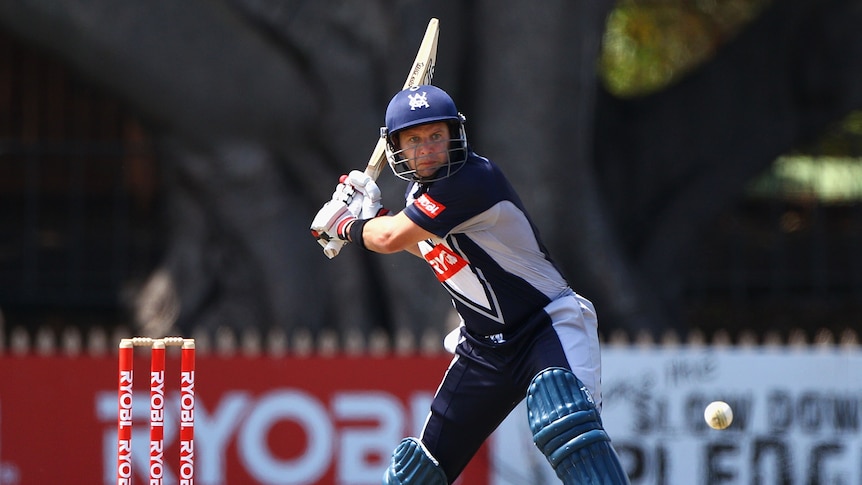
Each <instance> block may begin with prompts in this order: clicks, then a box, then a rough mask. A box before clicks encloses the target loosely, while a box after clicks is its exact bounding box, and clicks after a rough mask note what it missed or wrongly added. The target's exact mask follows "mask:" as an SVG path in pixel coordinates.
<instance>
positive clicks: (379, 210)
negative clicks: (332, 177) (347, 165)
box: [342, 170, 389, 219]
mask: <svg viewBox="0 0 862 485" xmlns="http://www.w3.org/2000/svg"><path fill="white" fill-rule="evenodd" d="M342 182H343V183H344V184H348V185H350V186H351V187H353V189H354V190H355V191H356V192H358V193H360V194H362V196H363V200H362V202H361V211H360V212H359V213H358V214H357V217H358V218H359V219H371V218H372V217H377V216H380V215H383V214H385V213H387V212H389V211H387V210H385V209H384V208H383V195H382V194H381V192H380V187H379V186H378V185H377V182H375V181H374V179H373V178H371V177H370V176H368V175H366V174H365V172H360V171H359V170H353V171H351V172H350V173H349V174H347V178H346V179H345V178H342Z"/></svg>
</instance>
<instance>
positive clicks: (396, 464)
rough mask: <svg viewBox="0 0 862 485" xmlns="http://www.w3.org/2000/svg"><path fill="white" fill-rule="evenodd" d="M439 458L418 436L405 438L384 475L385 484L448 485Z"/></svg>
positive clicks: (394, 453) (396, 449)
mask: <svg viewBox="0 0 862 485" xmlns="http://www.w3.org/2000/svg"><path fill="white" fill-rule="evenodd" d="M448 483H449V481H448V480H447V479H446V474H445V473H444V472H443V469H442V468H440V466H439V465H438V464H437V460H435V459H434V457H433V456H431V453H429V452H428V450H427V449H425V446H424V445H422V442H421V441H419V440H418V439H416V438H404V439H403V440H401V443H399V444H398V447H397V448H395V452H393V453H392V462H391V463H390V465H389V468H388V469H387V470H386V474H385V475H383V485H448Z"/></svg>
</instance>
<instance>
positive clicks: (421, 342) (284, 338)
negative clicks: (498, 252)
mask: <svg viewBox="0 0 862 485" xmlns="http://www.w3.org/2000/svg"><path fill="white" fill-rule="evenodd" d="M172 335H173V334H172ZM132 336H136V335H132V332H131V331H130V330H129V329H127V328H116V329H113V330H111V331H106V330H104V329H102V328H93V329H90V330H88V331H86V332H83V331H81V330H80V329H79V328H77V327H67V328H64V329H62V330H56V329H54V328H51V327H47V326H45V327H42V328H39V329H37V330H36V331H35V332H34V331H32V330H28V329H26V328H23V327H13V328H12V329H10V331H9V332H8V334H7V333H6V332H4V331H3V326H2V322H0V354H3V353H8V354H12V355H27V354H36V355H67V356H76V355H94V356H98V355H105V354H108V353H115V352H116V349H117V345H118V344H119V341H120V339H122V338H125V337H132ZM183 336H184V337H192V338H194V339H195V341H196V348H197V350H198V352H200V353H203V354H207V353H214V354H217V355H221V356H234V355H242V356H251V357H253V356H260V355H269V356H274V357H280V356H286V355H293V356H311V355H317V356H335V355H372V356H374V355H387V354H395V355H417V354H418V355H438V354H442V353H444V352H445V350H444V349H443V345H442V341H443V336H444V332H442V331H437V330H433V329H428V330H426V331H424V332H422V333H421V334H415V333H413V332H411V331H410V330H408V329H401V330H399V331H397V332H396V335H395V336H394V337H392V338H390V336H389V335H388V334H387V333H386V332H385V331H383V330H382V329H378V330H374V331H371V332H368V333H367V334H366V333H364V332H361V331H359V330H348V331H345V332H337V331H335V330H322V331H319V332H316V333H315V332H312V331H311V330H309V329H305V328H298V329H294V330H292V331H285V330H282V329H277V328H276V329H270V330H269V331H267V332H262V331H259V330H257V329H253V328H250V329H247V330H244V331H242V332H239V333H237V332H234V331H233V330H231V329H228V328H221V329H218V330H216V331H206V330H204V329H199V330H196V331H194V332H192V334H191V335H183ZM601 338H602V341H603V343H604V345H605V346H613V347H640V348H649V347H656V346H661V347H664V348H669V347H675V346H689V347H702V346H713V347H722V348H724V347H732V346H735V347H740V348H750V347H758V346H760V347H791V348H809V347H815V348H823V349H830V348H844V349H857V348H858V347H859V346H860V342H859V335H858V333H857V332H856V331H855V330H854V329H849V328H848V329H845V330H844V331H842V332H840V333H838V334H836V333H834V332H832V331H830V330H827V329H821V330H820V331H818V332H816V334H815V335H814V336H809V335H808V334H807V333H806V332H805V331H803V330H801V329H793V330H790V331H788V332H787V333H786V334H781V333H778V332H770V333H766V334H764V335H763V336H758V334H757V333H755V332H754V331H743V332H741V333H740V334H739V335H737V336H736V338H735V339H732V338H731V336H730V333H729V332H727V331H717V332H715V333H713V334H712V335H706V334H705V333H704V332H701V331H699V330H692V331H689V332H687V334H686V335H685V337H682V336H680V335H679V334H677V333H676V332H673V331H668V332H666V333H665V334H664V335H662V336H661V337H660V338H654V337H653V336H652V335H651V334H650V333H647V332H641V333H639V334H636V335H630V334H629V333H627V332H623V331H616V332H613V333H611V334H609V335H602V336H601Z"/></svg>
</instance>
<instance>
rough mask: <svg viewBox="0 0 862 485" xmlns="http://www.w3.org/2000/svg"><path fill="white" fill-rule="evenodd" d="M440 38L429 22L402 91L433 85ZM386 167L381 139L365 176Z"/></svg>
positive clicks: (328, 249)
mask: <svg viewBox="0 0 862 485" xmlns="http://www.w3.org/2000/svg"><path fill="white" fill-rule="evenodd" d="M439 36H440V21H439V20H438V19H436V18H432V19H431V20H430V21H429V22H428V28H427V29H425V36H424V37H423V38H422V43H421V44H420V45H419V51H418V52H417V53H416V59H414V60H413V65H412V66H411V67H410V72H409V73H407V80H406V81H404V87H403V88H401V89H407V88H409V87H412V86H418V85H420V84H431V78H432V77H434V66H435V65H436V64H437V38H438V37H439ZM386 165H387V163H386V140H385V139H383V137H380V138H378V139H377V145H376V146H375V147H374V151H372V152H371V158H369V159H368V165H367V166H366V167H365V174H366V175H368V176H369V177H371V178H372V179H374V180H377V177H379V176H380V172H381V171H382V170H383V167H385V166H386ZM342 246H344V241H342V240H341V239H334V238H333V239H331V240H329V242H327V243H326V245H325V246H324V247H323V254H325V255H326V257H328V258H329V259H332V258H334V257H335V256H337V255H338V252H339V251H341V248H342Z"/></svg>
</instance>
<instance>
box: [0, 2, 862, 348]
mask: <svg viewBox="0 0 862 485" xmlns="http://www.w3.org/2000/svg"><path fill="white" fill-rule="evenodd" d="M707 3H709V5H706V3H704V2H690V1H684V0H677V1H670V0H669V1H664V2H656V1H646V0H640V1H621V2H610V1H604V2H564V1H559V2H544V3H542V4H541V7H538V6H536V5H535V4H534V3H530V2H516V1H503V2H481V1H462V2H456V1H446V2H418V1H369V2H361V4H357V2H353V3H351V2H338V1H318V2H308V1H294V2H284V1H274V0H273V1H267V0H231V1H228V0H225V1H204V0H199V1H185V2H173V1H168V0H163V1H162V0H151V1H146V2H143V1H141V2H131V1H129V2H115V1H109V0H102V1H91V2H74V1H72V2H70V1H60V0H57V1H51V0H31V1H26V0H13V1H10V2H4V3H3V6H2V7H0V199H2V202H3V204H2V209H0V309H2V312H3V316H4V320H5V321H4V324H5V332H6V334H8V333H9V332H10V331H11V329H13V328H23V329H25V330H26V331H27V332H30V333H31V334H32V333H35V332H36V331H37V330H38V329H39V328H50V329H54V330H57V331H59V330H61V329H64V328H68V327H76V328H80V329H82V330H83V331H85V332H87V331H91V330H92V329H114V328H125V329H127V330H128V331H129V332H134V333H144V334H151V335H161V334H168V333H178V332H179V333H190V332H193V331H203V332H215V331H217V330H219V329H222V330H225V329H226V330H230V331H233V332H242V331H246V330H248V329H259V330H262V331H267V330H271V329H280V330H283V331H285V332H288V333H295V332H299V331H300V330H310V331H311V333H312V334H319V333H320V332H322V331H324V330H330V329H333V330H335V331H336V332H339V333H344V332H346V331H348V330H360V331H362V332H369V331H371V330H382V332H383V333H384V334H388V335H390V336H394V335H395V334H397V333H398V332H399V331H400V330H408V331H410V332H414V333H417V334H419V333H421V332H423V331H425V330H427V329H433V330H435V331H440V332H442V331H443V330H445V329H446V328H448V327H450V326H451V325H453V320H452V315H451V310H450V309H451V305H450V304H449V303H448V301H447V298H446V295H445V294H444V292H443V291H442V290H441V289H440V288H439V287H438V285H437V283H436V281H434V278H432V277H431V276H430V275H429V274H428V271H427V268H425V267H424V265H423V264H422V263H421V262H420V261H416V260H414V258H412V257H410V256H407V255H395V256H380V255H374V254H368V253H362V252H361V251H358V250H357V249H356V248H351V247H348V248H346V250H345V251H344V252H343V253H342V254H341V255H340V256H338V257H337V258H336V259H334V260H331V261H330V260H327V259H326V258H325V257H324V256H323V255H322V253H321V251H320V247H319V246H318V245H317V244H316V243H315V242H314V241H313V239H312V238H311V237H310V235H309V234H308V224H309V223H310V221H311V218H312V217H313V215H314V213H315V212H316V210H317V209H318V208H319V206H320V205H322V204H323V202H325V200H326V199H327V198H328V197H329V194H330V193H331V190H332V187H333V186H334V184H335V182H336V181H337V179H338V175H339V174H341V173H345V172H347V171H348V170H350V169H351V168H361V167H364V165H365V163H366V161H367V157H368V156H369V155H370V151H371V148H372V147H373V145H374V142H375V141H376V140H375V137H376V136H377V130H378V127H379V126H380V124H382V117H383V110H384V109H385V105H386V103H387V101H388V99H389V98H390V97H391V95H392V94H394V92H395V90H397V89H398V87H400V85H401V84H402V83H403V77H404V75H405V74H406V69H407V67H409V64H410V61H411V60H412V57H413V55H414V54H415V49H416V48H417V47H418V44H419V41H420V39H421V36H422V33H423V32H424V28H425V25H426V23H427V21H428V18H430V17H432V16H436V17H439V18H440V20H441V38H440V51H439V60H438V66H437V71H436V76H435V84H438V85H440V86H441V87H443V88H444V89H446V90H447V91H449V92H450V93H451V94H452V95H453V97H454V98H455V100H456V102H457V103H458V105H459V108H460V110H461V111H463V112H464V113H465V114H466V115H467V118H468V125H467V130H468V136H469V138H470V140H471V142H472V144H473V145H474V147H475V148H476V150H477V151H478V152H479V153H480V154H482V155H485V156H488V157H490V158H492V159H493V160H495V161H496V162H498V163H499V164H500V165H501V166H502V167H503V168H504V170H505V171H506V172H507V173H508V174H509V176H510V178H511V179H512V180H513V182H514V183H515V185H516V187H517V188H518V189H519V191H520V192H521V194H522V196H523V198H524V199H525V202H526V204H527V206H528V207H529V208H530V209H531V211H532V215H533V218H534V220H535V222H536V223H537V225H538V226H539V228H540V230H541V231H542V234H543V236H544V237H545V241H546V243H547V244H548V246H549V248H550V250H551V252H552V254H553V256H554V258H555V259H556V260H557V262H558V263H559V264H560V265H561V266H562V267H563V269H564V271H565V273H566V274H567V276H568V278H569V279H570V282H571V284H572V286H573V287H574V288H575V289H576V291H578V292H580V293H582V294H584V295H586V296H587V297H588V298H590V299H591V300H593V301H594V302H595V303H596V305H597V308H598V311H599V316H600V325H601V331H602V333H603V335H604V336H605V337H607V336H609V335H612V334H619V332H622V333H623V334H624V335H627V336H628V338H635V337H636V336H637V335H639V334H646V335H649V336H652V337H658V336H660V335H663V334H665V333H667V332H672V333H674V334H676V335H679V336H680V337H681V338H686V336H687V335H690V334H691V333H692V331H693V330H697V331H702V332H705V333H706V335H707V336H708V337H709V338H712V336H714V335H716V334H717V333H718V332H720V333H721V334H722V335H727V336H729V337H730V338H731V339H734V340H740V339H743V338H749V339H750V338H754V339H755V340H758V341H764V340H766V339H768V338H769V336H770V335H775V334H778V335H780V336H787V335H789V334H790V332H792V331H793V330H794V329H801V330H802V331H803V332H805V333H806V334H807V335H809V336H810V337H813V336H814V335H815V334H816V333H817V332H818V331H819V330H821V329H828V330H830V331H832V332H834V333H836V334H837V333H840V332H843V331H846V330H854V329H856V328H857V326H858V324H859V322H860V320H859V317H858V315H859V314H860V310H862V253H860V251H859V250H858V248H859V247H860V243H862V203H860V194H862V188H860V184H862V182H859V181H858V178H859V177H860V173H862V172H860V166H862V162H860V157H862V116H860V112H859V111H856V110H859V109H860V108H862V72H860V71H862V64H860V62H859V59H860V58H862V29H859V28H858V26H859V25H862V5H860V3H859V2H858V1H852V0H826V1H824V0H782V1H776V2H768V1H762V0H761V1H757V0H748V1H745V0H735V1H730V0H728V1H723V2H707ZM705 5H706V6H705ZM803 157H807V158H805V159H806V160H809V162H808V163H807V165H805V167H808V168H810V169H811V170H812V171H813V173H814V174H815V175H812V176H811V177H812V178H813V179H815V178H816V179H817V180H822V179H824V178H826V179H828V180H831V181H832V182H831V185H830V184H829V183H827V184H825V186H826V187H827V188H828V187H830V186H839V187H847V186H849V187H851V189H852V188H853V187H855V190H850V191H849V192H846V193H839V194H838V195H835V194H834V193H829V192H828V191H826V189H823V187H822V186H815V185H805V184H802V185H800V182H799V179H798V178H794V177H792V176H790V175H793V174H790V175H788V173H789V172H787V171H782V167H786V166H787V160H800V159H802V158H803ZM782 163H784V165H782ZM794 173H798V172H794ZM836 173H837V174H836ZM817 174H819V175H817ZM823 174H826V175H823ZM829 177H831V178H829ZM854 181H855V182H854ZM381 185H382V187H383V190H384V201H385V202H386V204H387V205H388V206H390V207H393V208H398V207H399V204H401V203H403V199H401V193H402V191H403V186H402V185H401V182H400V181H398V180H395V177H392V176H391V175H390V174H389V173H388V172H384V175H383V176H382V178H381ZM818 187H819V188H818Z"/></svg>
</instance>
